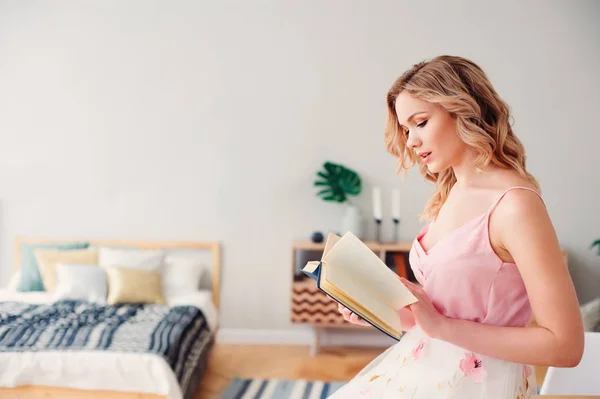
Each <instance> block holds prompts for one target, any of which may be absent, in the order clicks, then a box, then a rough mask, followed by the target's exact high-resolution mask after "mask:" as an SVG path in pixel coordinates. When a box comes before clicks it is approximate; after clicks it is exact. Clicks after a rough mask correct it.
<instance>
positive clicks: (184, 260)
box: [163, 255, 206, 295]
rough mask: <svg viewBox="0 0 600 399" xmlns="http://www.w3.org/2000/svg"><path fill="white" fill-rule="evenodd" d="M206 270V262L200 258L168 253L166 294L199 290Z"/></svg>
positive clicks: (164, 270) (164, 277) (164, 283)
mask: <svg viewBox="0 0 600 399" xmlns="http://www.w3.org/2000/svg"><path fill="white" fill-rule="evenodd" d="M205 270H206V269H205V264H204V262H203V261H202V260H200V259H197V258H193V257H186V256H183V255H167V256H166V257H165V263H164V269H163V290H164V292H165V295H171V294H187V293H190V292H195V291H198V289H199V288H200V281H201V280H202V277H203V276H204V274H205Z"/></svg>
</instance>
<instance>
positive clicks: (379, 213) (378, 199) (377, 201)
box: [373, 187, 383, 220]
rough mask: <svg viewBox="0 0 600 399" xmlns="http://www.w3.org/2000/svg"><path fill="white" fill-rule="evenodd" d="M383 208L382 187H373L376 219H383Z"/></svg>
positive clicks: (374, 215)
mask: <svg viewBox="0 0 600 399" xmlns="http://www.w3.org/2000/svg"><path fill="white" fill-rule="evenodd" d="M381 209H382V208H381V189H380V188H379V187H375V188H374V189H373V217H374V218H375V219H378V220H382V219H383V218H382V210H381Z"/></svg>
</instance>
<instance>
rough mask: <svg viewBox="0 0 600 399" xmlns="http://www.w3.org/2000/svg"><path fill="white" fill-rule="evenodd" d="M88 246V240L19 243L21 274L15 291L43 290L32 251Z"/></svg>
mask: <svg viewBox="0 0 600 399" xmlns="http://www.w3.org/2000/svg"><path fill="white" fill-rule="evenodd" d="M89 246H90V244H89V243H88V242H71V243H64V244H21V248H20V250H21V264H20V269H21V276H20V278H19V284H18V285H17V291H21V292H29V291H44V282H43V280H42V276H41V275H40V271H39V269H38V264H37V261H36V259H35V255H34V253H33V251H34V250H36V249H38V248H46V249H56V250H61V251H64V250H71V249H87V248H88V247H89Z"/></svg>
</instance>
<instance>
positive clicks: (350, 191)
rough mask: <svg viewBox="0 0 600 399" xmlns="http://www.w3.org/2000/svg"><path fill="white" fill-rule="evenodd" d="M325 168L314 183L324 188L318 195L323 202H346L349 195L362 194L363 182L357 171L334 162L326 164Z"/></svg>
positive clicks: (318, 173)
mask: <svg viewBox="0 0 600 399" xmlns="http://www.w3.org/2000/svg"><path fill="white" fill-rule="evenodd" d="M323 168H324V169H325V170H322V171H319V172H317V175H318V176H319V177H320V179H318V180H316V181H315V183H314V185H315V186H322V187H324V188H323V189H322V190H321V191H319V192H318V193H317V195H318V196H320V197H321V198H323V200H325V201H335V202H346V201H348V196H349V195H358V194H360V191H361V187H362V185H361V180H360V177H359V176H358V174H357V173H356V172H355V171H353V170H350V169H348V168H346V167H344V166H342V165H339V164H335V163H333V162H325V163H324V164H323Z"/></svg>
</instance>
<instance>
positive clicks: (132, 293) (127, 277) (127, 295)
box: [105, 266, 167, 305]
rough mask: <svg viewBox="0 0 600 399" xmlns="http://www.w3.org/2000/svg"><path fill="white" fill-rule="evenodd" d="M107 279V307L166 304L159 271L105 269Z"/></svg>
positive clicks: (122, 268) (120, 268)
mask: <svg viewBox="0 0 600 399" xmlns="http://www.w3.org/2000/svg"><path fill="white" fill-rule="evenodd" d="M105 270H106V274H107V277H108V298H107V300H106V303H107V304H108V305H117V304H122V303H156V304H166V303H167V301H166V300H165V298H164V296H163V287H162V276H161V271H160V270H142V269H135V268H125V267H115V266H107V267H105Z"/></svg>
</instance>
